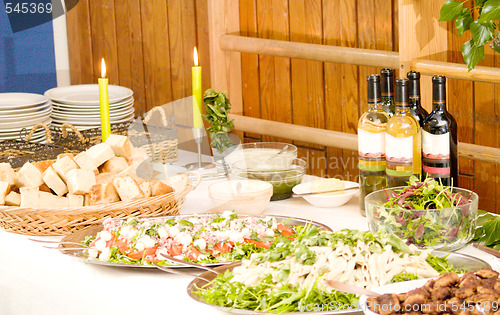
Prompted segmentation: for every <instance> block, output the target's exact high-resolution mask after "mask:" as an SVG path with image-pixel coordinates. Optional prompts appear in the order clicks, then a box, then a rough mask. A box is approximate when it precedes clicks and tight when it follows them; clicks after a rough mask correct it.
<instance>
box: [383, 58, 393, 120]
mask: <svg viewBox="0 0 500 315" xmlns="http://www.w3.org/2000/svg"><path fill="white" fill-rule="evenodd" d="M380 75H381V79H380V83H381V84H380V85H381V87H382V109H383V110H384V111H385V112H386V113H387V115H389V117H392V116H393V115H394V113H395V112H396V105H395V104H394V71H392V69H387V68H386V69H382V70H381V71H380Z"/></svg>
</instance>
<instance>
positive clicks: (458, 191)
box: [365, 177, 479, 250]
mask: <svg viewBox="0 0 500 315" xmlns="http://www.w3.org/2000/svg"><path fill="white" fill-rule="evenodd" d="M478 199H479V197H478V196H477V194H476V193H474V192H472V191H470V190H467V189H462V188H456V187H448V186H443V185H441V184H440V183H439V182H438V181H436V180H434V179H432V178H428V179H426V180H425V181H423V182H421V181H419V180H418V179H417V178H416V177H412V178H410V182H409V184H408V186H403V187H395V188H388V189H382V190H378V191H375V192H373V193H371V194H369V195H368V196H366V198H365V207H366V215H367V218H368V225H369V227H370V230H371V231H373V232H377V231H385V232H387V233H393V234H395V235H397V236H398V237H400V238H402V239H404V240H405V241H406V242H407V244H414V245H415V246H417V247H419V248H432V249H441V250H457V249H459V248H461V247H463V246H464V245H465V244H467V243H468V242H469V241H470V240H471V239H472V237H473V236H474V230H475V228H476V221H477V213H478Z"/></svg>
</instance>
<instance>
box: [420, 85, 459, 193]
mask: <svg viewBox="0 0 500 315" xmlns="http://www.w3.org/2000/svg"><path fill="white" fill-rule="evenodd" d="M422 130H423V131H422V168H423V175H424V178H426V177H433V178H436V179H438V180H440V181H441V183H442V184H443V185H445V186H457V185H458V159H457V122H456V121H455V118H453V116H451V114H450V113H449V112H448V111H447V110H446V77H444V76H442V75H437V76H434V77H433V78H432V112H431V113H430V114H429V115H428V116H427V117H426V118H425V120H424V125H423V127H422Z"/></svg>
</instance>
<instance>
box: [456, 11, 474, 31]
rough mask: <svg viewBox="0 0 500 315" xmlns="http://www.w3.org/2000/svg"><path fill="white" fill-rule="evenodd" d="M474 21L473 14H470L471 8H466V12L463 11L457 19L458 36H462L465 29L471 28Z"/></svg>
mask: <svg viewBox="0 0 500 315" xmlns="http://www.w3.org/2000/svg"><path fill="white" fill-rule="evenodd" d="M472 21H473V19H472V15H470V12H469V9H464V12H462V14H461V15H460V16H459V17H458V18H457V19H456V21H455V28H456V29H457V32H458V36H462V35H463V34H464V32H465V31H467V30H470V24H471V23H472Z"/></svg>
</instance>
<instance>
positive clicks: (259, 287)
mask: <svg viewBox="0 0 500 315" xmlns="http://www.w3.org/2000/svg"><path fill="white" fill-rule="evenodd" d="M457 271H458V270H456V269H455V268H454V267H453V266H452V265H451V264H449V263H448V262H447V259H446V257H444V258H440V257H437V256H433V255H431V254H430V253H429V252H428V251H422V252H419V251H417V248H416V247H415V246H413V245H410V246H408V245H407V244H405V243H404V242H403V241H402V240H401V239H399V238H398V237H396V236H394V235H386V234H381V233H372V232H360V231H355V230H342V231H338V232H328V231H318V230H317V228H316V227H306V228H303V229H302V231H300V232H298V234H297V237H296V238H295V240H286V239H282V240H281V241H280V242H275V243H274V244H273V245H272V246H271V247H270V248H269V249H268V250H266V251H264V252H262V253H257V254H253V255H252V256H251V257H250V259H247V260H243V261H242V264H241V266H238V267H235V268H234V269H232V270H227V271H226V272H225V273H224V274H220V275H218V276H217V277H216V278H215V279H214V280H213V281H212V282H210V283H209V284H207V285H204V286H202V287H199V288H196V290H195V291H194V294H196V295H198V296H199V298H200V299H201V300H202V301H204V302H206V303H208V304H212V305H217V306H222V307H228V308H236V309H244V310H252V311H260V312H274V313H284V312H297V311H305V310H306V311H311V309H310V308H305V307H306V306H308V305H309V306H311V305H319V306H322V305H323V306H324V305H329V310H330V311H331V310H333V309H332V308H337V309H338V310H343V309H356V308H358V298H359V297H358V296H356V295H354V294H350V293H344V292H339V291H335V290H333V289H332V288H331V287H329V286H328V285H327V284H326V281H325V280H336V281H341V282H346V283H350V284H354V285H357V286H363V287H366V288H372V287H375V286H379V285H383V284H386V283H389V282H394V281H406V280H412V279H417V278H428V277H435V276H437V275H438V274H439V273H442V272H457ZM320 310H321V309H320Z"/></svg>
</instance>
